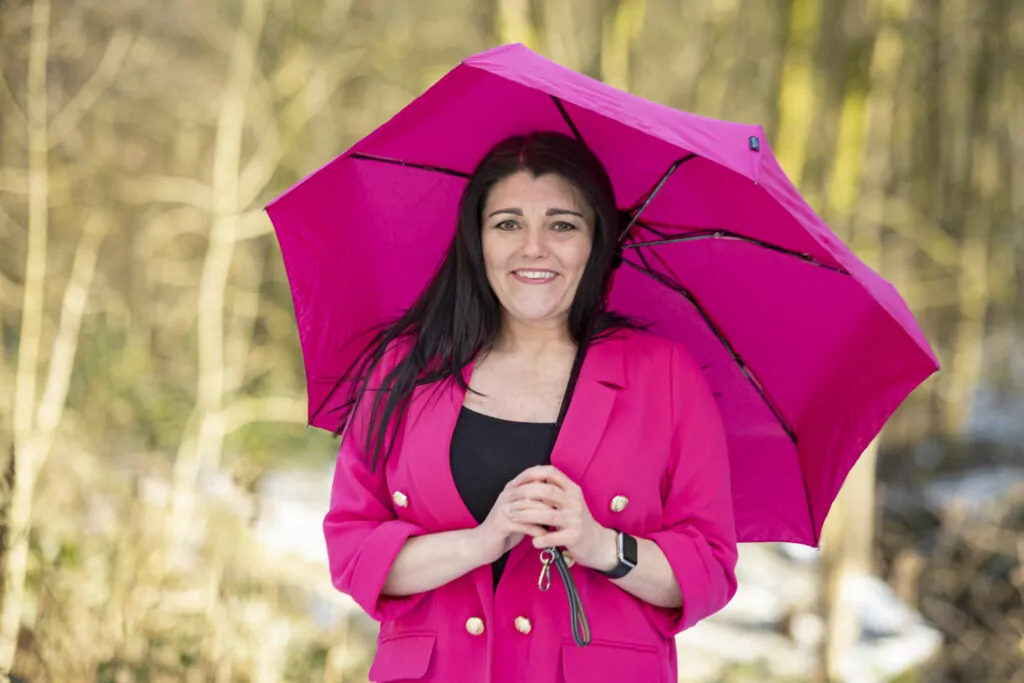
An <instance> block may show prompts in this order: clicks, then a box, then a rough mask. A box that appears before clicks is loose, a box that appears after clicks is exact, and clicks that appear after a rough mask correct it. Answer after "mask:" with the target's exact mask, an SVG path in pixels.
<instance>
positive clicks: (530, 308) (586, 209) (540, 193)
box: [481, 171, 594, 327]
mask: <svg viewBox="0 0 1024 683" xmlns="http://www.w3.org/2000/svg"><path fill="white" fill-rule="evenodd" d="M482 226H483V227H482V234H481V240H482V241H483V252H484V266H485V268H486V270H487V280H488V282H490V284H491V288H492V289H493V290H494V294H495V295H496V296H497V298H498V301H499V302H501V305H502V307H503V308H504V310H505V314H506V315H507V316H508V317H509V318H511V319H512V320H514V321H516V322H519V323H521V324H524V325H528V326H532V327H536V326H548V325H550V324H556V323H558V324H565V322H566V320H567V318H568V315H569V309H570V307H571V306H572V302H573V299H574V298H575V296H576V290H577V288H578V287H579V284H580V279H581V278H582V277H583V271H584V269H585V268H586V265H587V259H588V258H589V257H590V250H591V244H592V242H593V235H594V212H593V209H591V207H590V206H589V204H588V203H587V202H586V200H584V198H583V197H582V195H581V194H580V193H579V191H577V190H576V188H575V187H574V186H573V185H572V184H571V183H569V181H567V180H565V179H564V178H563V177H561V176H558V175H554V174H547V175H542V176H539V177H536V178H535V177H533V175H531V174H530V173H527V172H525V171H521V172H518V173H516V174H514V175H511V176H509V177H508V178H505V179H504V180H502V181H501V182H499V183H497V184H495V185H494V187H493V188H491V192H490V195H489V196H488V197H487V201H486V202H485V204H484V211H483V217H482Z"/></svg>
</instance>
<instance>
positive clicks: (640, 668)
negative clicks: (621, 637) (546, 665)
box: [562, 641, 668, 683]
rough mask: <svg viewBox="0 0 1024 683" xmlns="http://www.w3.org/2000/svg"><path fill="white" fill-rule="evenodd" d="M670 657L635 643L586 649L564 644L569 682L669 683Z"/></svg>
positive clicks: (564, 668)
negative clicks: (668, 665) (668, 668)
mask: <svg viewBox="0 0 1024 683" xmlns="http://www.w3.org/2000/svg"><path fill="white" fill-rule="evenodd" d="M667 661H668V660H667V658H666V657H663V656H662V655H661V654H660V653H659V651H658V649H657V648H655V647H648V646H646V645H638V644H632V643H618V642H610V641H591V642H590V644H589V645H587V646H586V647H580V646H578V645H576V644H575V643H573V644H571V645H570V644H565V645H562V678H564V679H565V681H566V683H603V682H604V681H607V682H608V683H665V676H664V669H665V667H666V664H667Z"/></svg>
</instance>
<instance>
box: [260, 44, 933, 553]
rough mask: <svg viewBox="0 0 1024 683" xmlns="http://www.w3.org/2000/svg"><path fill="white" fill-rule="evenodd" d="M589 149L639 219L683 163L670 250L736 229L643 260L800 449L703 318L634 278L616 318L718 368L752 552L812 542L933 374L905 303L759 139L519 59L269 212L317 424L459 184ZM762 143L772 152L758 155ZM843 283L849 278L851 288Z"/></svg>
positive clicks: (490, 56) (492, 65)
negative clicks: (490, 154)
mask: <svg viewBox="0 0 1024 683" xmlns="http://www.w3.org/2000/svg"><path fill="white" fill-rule="evenodd" d="M553 97H557V98H559V100H561V102H562V103H563V104H564V107H565V110H566V112H567V114H568V115H569V117H570V118H571V120H572V121H573V122H574V123H575V125H576V127H577V128H578V130H579V132H580V134H581V136H582V138H583V139H584V140H585V141H586V143H587V144H588V145H589V146H590V147H591V148H592V149H593V150H594V151H595V153H596V154H597V155H598V156H599V157H600V158H601V160H602V161H603V162H604V164H605V165H606V166H607V168H608V170H609V173H610V175H611V177H612V180H613V183H614V186H615V192H616V196H617V201H618V202H619V205H620V206H622V207H628V206H632V205H633V204H634V203H636V202H637V201H638V200H639V199H641V198H642V197H644V196H645V195H646V193H647V192H648V191H649V190H650V189H651V188H652V187H653V186H654V185H655V183H656V182H657V181H658V180H659V179H660V178H661V177H662V175H663V174H664V173H665V171H666V169H667V168H668V167H669V166H670V165H671V164H672V163H673V162H675V161H677V160H679V159H681V158H683V157H684V156H686V155H688V154H691V153H695V154H697V155H698V156H697V157H696V158H694V159H693V160H691V161H688V162H686V163H685V164H683V165H682V166H680V167H679V169H678V171H677V172H676V173H675V175H673V176H672V177H671V179H670V180H669V181H668V182H667V183H666V185H665V187H664V188H663V189H662V190H661V192H660V193H659V194H658V195H657V197H656V198H655V199H654V201H653V202H652V203H651V205H650V206H649V208H648V209H647V210H646V211H645V212H644V214H643V220H644V221H645V222H648V223H651V224H667V225H670V226H677V227H674V228H670V227H665V228H662V229H663V230H664V231H665V232H666V233H668V234H670V235H674V234H681V233H683V232H691V231H693V230H724V231H728V232H731V233H734V234H736V235H740V236H743V237H746V238H751V239H756V240H760V241H763V242H765V243H767V244H770V245H774V246H777V247H780V248H782V249H788V250H791V251H794V252H797V253H799V254H806V255H807V256H808V258H811V259H814V260H816V261H817V262H819V263H821V264H823V265H825V266H827V267H819V266H818V265H814V264H812V263H808V262H804V261H802V260H800V259H799V258H795V257H793V256H788V255H785V254H781V253H779V252H777V251H773V250H771V249H768V248H764V247H760V246H757V245H754V244H750V243H748V242H744V241H739V240H727V239H714V240H710V239H709V240H701V241H689V242H682V243H675V244H666V245H661V246H657V247H644V248H643V249H641V250H628V251H627V253H626V259H627V261H630V262H632V263H637V262H638V259H639V256H640V254H639V253H638V252H643V253H644V256H646V257H647V259H648V261H649V262H650V263H651V264H652V265H653V266H654V267H655V269H656V270H658V272H659V273H662V274H665V275H668V276H674V277H676V278H677V279H678V280H679V281H680V282H681V283H682V284H683V285H684V286H685V287H686V288H687V289H688V290H689V291H690V292H691V293H692V294H693V296H694V297H695V299H696V301H697V302H699V303H700V304H701V306H702V307H703V309H704V310H705V311H706V312H707V315H708V317H709V318H710V320H711V321H713V323H714V324H715V325H716V326H717V327H718V328H719V329H720V330H721V331H722V333H723V334H724V335H725V337H726V338H727V339H728V340H729V342H730V343H731V344H732V346H733V348H734V349H735V351H736V352H737V353H738V354H739V356H740V357H741V358H743V359H744V361H745V362H746V364H747V366H748V367H749V369H750V372H751V373H752V374H753V376H754V377H755V378H756V381H757V382H758V383H759V384H760V385H761V386H762V387H763V388H764V391H765V392H766V394H767V395H768V396H769V397H770V399H771V401H772V402H773V404H774V405H775V406H776V407H777V409H778V410H779V412H780V413H781V414H782V415H783V416H784V419H785V421H786V423H787V424H789V425H790V426H791V427H792V428H793V430H794V431H795V433H796V434H797V436H798V439H797V444H794V442H793V440H792V439H791V438H790V437H789V436H788V435H787V434H786V432H785V431H784V429H783V428H782V426H781V424H780V422H779V420H778V419H777V418H776V417H775V416H774V415H773V414H772V412H771V411H770V410H769V408H768V405H767V403H766V402H765V401H764V400H763V399H762V397H761V396H760V395H759V393H758V392H757V391H756V390H755V385H754V383H752V382H751V380H750V379H748V377H747V376H746V375H745V374H744V373H743V371H742V370H741V369H740V367H739V366H738V365H737V364H736V363H735V362H734V360H733V359H732V357H731V356H730V355H729V353H727V351H726V348H725V346H724V345H723V344H722V342H721V341H719V339H718V338H717V337H716V336H715V335H714V334H712V332H711V329H710V327H709V325H708V323H707V321H706V320H705V319H704V318H703V317H702V315H701V314H700V313H699V311H698V310H697V309H696V308H695V306H694V305H693V304H692V303H690V302H689V301H687V300H686V299H685V298H684V297H683V296H681V295H680V294H678V293H676V292H673V291H671V290H669V289H668V288H666V287H664V286H662V285H661V284H659V283H657V282H655V281H654V280H653V279H652V278H650V277H649V276H646V275H643V274H641V273H639V272H637V271H636V270H635V269H634V268H632V267H631V266H630V265H628V264H627V265H624V266H623V267H622V268H621V269H620V270H619V271H618V272H617V274H616V278H615V286H614V289H613V291H612V295H611V304H612V306H613V307H614V308H616V309H618V310H619V311H622V312H624V313H627V314H631V315H634V316H638V317H640V318H643V319H646V320H648V321H651V322H653V323H654V327H653V330H654V331H656V332H657V333H658V334H660V335H663V336H665V337H668V338H671V339H674V340H677V341H681V342H682V343H683V344H685V345H686V347H687V348H688V349H689V351H690V353H691V354H692V355H693V356H694V357H695V358H696V359H697V362H698V364H699V365H701V366H702V367H703V368H704V369H705V370H704V372H705V375H706V378H707V381H708V382H709V384H710V386H711V387H712V390H713V392H714V394H715V397H716V399H717V401H718V406H719V409H720V411H721V413H722V415H723V418H724V422H725V429H726V435H727V440H728V446H729V457H730V459H731V461H732V468H731V469H732V477H733V479H732V492H733V501H734V505H735V510H736V523H737V531H738V535H739V538H740V540H741V541H792V542H797V543H804V544H808V545H816V544H817V541H818V537H819V534H820V531H821V525H822V523H823V521H824V519H825V516H826V514H827V512H828V509H829V507H830V506H831V504H832V501H833V499H834V498H835V495H836V493H837V492H838V490H839V488H840V486H841V484H842V482H843V480H844V478H845V477H846V474H847V473H848V472H849V470H850V468H851V467H852V466H853V463H854V462H855V461H856V459H857V458H858V457H859V455H860V453H861V452H862V451H863V449H864V448H865V446H867V444H868V443H869V442H870V441H871V439H872V438H874V437H875V435H876V434H877V433H878V432H879V430H880V429H881V427H882V426H883V424H884V423H885V421H886V420H887V419H888V417H889V416H890V414H891V413H892V412H893V411H894V410H895V409H896V407H897V406H898V405H899V404H900V403H901V402H902V401H903V399H904V398H905V397H906V396H907V395H908V394H909V393H910V392H911V391H912V390H913V389H914V388H915V387H917V386H918V385H919V384H920V383H921V382H922V381H923V380H924V379H925V378H927V377H928V376H929V375H930V374H932V373H933V372H935V370H936V369H937V368H938V364H937V362H936V359H935V356H934V354H933V353H932V351H931V349H930V348H929V347H928V343H927V342H926V340H925V339H924V337H923V335H922V333H921V331H920V329H919V328H918V326H917V324H916V323H915V321H914V319H913V317H912V316H911V314H910V312H909V311H908V310H907V307H906V305H905V304H904V303H903V301H902V300H901V299H900V297H899V295H898V294H897V293H896V291H895V290H894V289H893V288H892V286H891V285H890V284H889V283H888V282H886V281H885V280H883V279H882V278H881V277H879V276H878V275H877V274H875V273H874V272H872V271H871V270H869V269H868V268H867V267H865V266H864V264H863V263H861V261H859V260H858V259H857V258H856V257H855V256H854V255H853V254H852V253H851V252H850V250H849V249H848V248H847V247H846V246H844V245H843V244H842V243H841V242H840V241H839V240H838V239H836V237H835V236H834V235H833V234H832V233H831V231H830V230H829V229H828V227H827V226H826V225H825V224H824V223H823V222H822V221H821V220H820V218H818V216H816V215H815V213H814V211H813V210H812V209H811V208H810V207H809V206H808V205H807V203H806V202H805V201H804V200H803V199H802V198H801V197H800V195H799V193H798V192H797V191H796V189H795V188H794V187H793V186H792V184H791V183H790V182H789V180H788V179H787V178H786V176H785V174H784V173H783V172H782V170H781V168H780V167H779V165H778V163H777V162H776V161H775V158H774V157H773V155H772V153H771V149H770V146H769V144H768V141H767V140H766V139H765V137H764V132H763V131H762V129H761V128H760V127H759V126H753V125H743V124H738V123H728V122H724V121H716V120H712V119H707V118H703V117H699V116H695V115H692V114H687V113H684V112H680V111H676V110H673V109H670V108H668V107H664V106H661V105H658V104H655V103H652V102H649V101H646V100H643V99H641V98H639V97H635V96H633V95H629V94H626V93H623V92H620V91H618V90H615V89H613V88H611V87H608V86H606V85H603V84H601V83H599V82H596V81H594V80H592V79H589V78H587V77H585V76H582V75H580V74H577V73H575V72H573V71H570V70H568V69H565V68H563V67H560V66H558V65H557V64H554V63H553V62H550V61H548V60H546V59H544V58H543V57H540V56H538V55H536V54H534V53H533V52H531V51H529V50H527V49H526V48H524V47H522V46H520V45H509V46H503V47H499V48H495V49H493V50H490V51H487V52H484V53H482V54H479V55H476V56H474V57H471V58H469V59H467V60H465V61H464V62H463V63H462V64H460V65H459V66H457V67H456V68H455V69H454V70H452V71H451V72H450V73H449V74H448V75H447V76H445V77H444V78H443V79H441V81H439V82H438V83H437V84H436V85H434V86H433V87H432V88H430V89H429V90H428V91H427V92H426V93H424V94H423V95H422V96H421V97H419V98H418V99H417V100H415V101H414V102H413V103H411V104H410V105H409V106H408V107H406V108H405V109H404V110H402V111H401V112H399V113H398V114H397V115H396V116H394V117H393V118H392V119H391V120H390V121H388V122H387V123H386V124H384V125H383V126H381V127H380V128H379V129H377V130H376V131H374V132H373V133H372V134H370V135H369V136H367V137H366V138H365V139H363V140H361V141H360V142H359V143H357V144H356V145H355V146H354V147H353V148H352V149H350V150H348V151H347V152H345V153H344V154H342V155H341V156H340V157H338V158H337V159H335V160H334V161H332V162H330V163H329V164H328V165H326V166H325V167H324V168H322V169H320V170H319V171H317V172H316V173H314V174H312V175H311V176H309V177H308V178H306V179H305V180H303V181H302V182H301V183H299V184H298V185H296V186H295V187H294V188H292V189H291V190H289V191H288V192H287V193H285V194H284V195H283V196H282V197H280V198H279V199H277V200H276V201H275V202H274V203H272V204H271V205H270V206H269V207H268V212H269V214H270V217H271V219H272V220H273V222H274V224H275V227H276V229H277V234H278V238H279V241H280V244H281V248H282V252H283V257H284V261H285V266H286V268H287V272H288V277H289V280H290V283H291V287H292V292H293V300H294V303H295V312H296V316H297V319H298V324H299V336H300V340H301V343H302V349H303V354H304V357H305V364H306V377H307V382H308V390H309V402H310V410H311V416H312V414H313V412H314V411H317V409H318V408H319V407H320V406H321V404H323V403H325V402H326V404H327V409H326V410H322V411H320V412H319V413H318V414H317V417H316V419H315V420H312V423H313V424H315V425H317V426H320V427H325V428H328V429H332V428H336V427H337V426H338V425H337V424H336V422H337V415H336V412H335V411H332V410H331V408H332V407H334V406H336V401H337V397H334V398H329V397H330V396H331V389H332V387H333V386H334V385H335V382H336V381H337V378H338V377H339V376H340V375H341V373H342V372H343V371H344V370H345V368H347V367H348V365H349V364H350V363H351V361H352V359H353V356H354V353H355V352H356V351H357V350H358V348H359V346H358V344H353V343H351V342H352V340H353V339H354V338H355V337H356V335H357V334H358V333H359V332H361V331H362V330H365V329H366V328H367V326H369V325H371V324H374V323H377V322H380V321H381V320H382V319H384V318H386V317H389V316H393V315H396V314H398V313H399V312H400V311H401V310H403V309H404V308H406V307H407V306H408V305H409V304H410V303H411V302H412V301H413V299H414V298H415V297H416V295H417V294H418V293H419V292H420V291H421V289H422V287H423V285H424V284H425V283H426V281H427V280H428V279H429V277H430V276H431V274H432V273H433V272H434V269H435V268H436V266H437V263H438V261H439V259H440V258H441V257H442V255H443V253H444V250H445V249H446V247H447V245H448V243H449V241H450V240H451V237H452V234H453V231H454V227H455V220H456V211H457V205H458V200H459V195H460V192H461V191H462V188H463V186H464V184H465V180H464V179H463V178H460V177H456V176H452V175H446V174H444V173H440V172H432V171H425V170H422V169H418V168H413V167H410V166H401V165H396V164H389V163H382V162H380V161H371V160H366V159H359V158H355V157H354V156H353V155H356V154H363V155H373V156H376V157H384V158H389V159H393V160H402V161H404V162H408V163H418V164H429V165H436V166H443V167H446V168H449V169H453V170H456V171H459V172H463V173H469V172H471V171H472V170H473V168H474V166H475V164H476V163H477V161H478V160H479V159H480V158H481V157H482V156H483V154H484V153H485V152H486V151H487V149H489V148H490V147H491V146H492V145H493V144H494V143H495V142H497V141H498V140H500V139H502V138H504V137H506V136H509V135H512V134H516V133H527V132H530V131H533V130H538V129H547V130H555V131H561V132H564V133H567V134H571V129H570V128H569V126H568V125H567V123H566V121H565V119H563V117H562V115H561V113H560V112H559V109H558V107H557V106H555V102H554V100H553V99H552V98H553ZM751 138H755V139H756V141H757V143H758V145H757V146H758V149H757V150H756V151H755V150H754V149H752V147H753V146H752V145H751V143H750V139H751ZM834 269H838V270H841V271H845V272H846V273H848V274H842V273H839V272H836V271H835V270H834Z"/></svg>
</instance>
